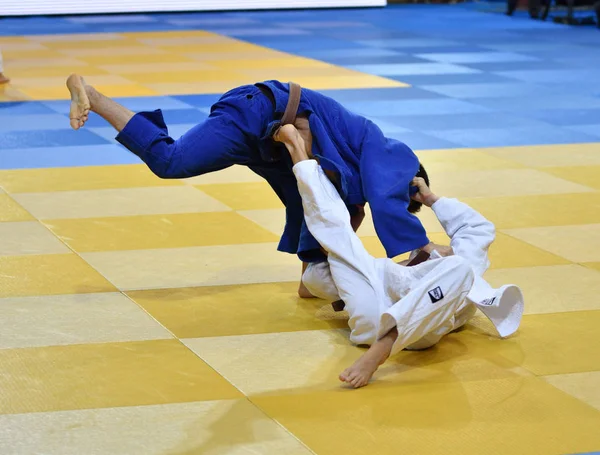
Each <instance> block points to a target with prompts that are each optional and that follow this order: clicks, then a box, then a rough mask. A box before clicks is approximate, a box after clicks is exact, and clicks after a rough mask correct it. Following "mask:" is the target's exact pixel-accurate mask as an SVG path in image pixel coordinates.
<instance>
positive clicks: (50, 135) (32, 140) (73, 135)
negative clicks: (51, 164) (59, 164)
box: [0, 129, 107, 149]
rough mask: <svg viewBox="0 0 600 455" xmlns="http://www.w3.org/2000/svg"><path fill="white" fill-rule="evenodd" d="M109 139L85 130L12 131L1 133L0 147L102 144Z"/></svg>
mask: <svg viewBox="0 0 600 455" xmlns="http://www.w3.org/2000/svg"><path fill="white" fill-rule="evenodd" d="M106 143H107V141H106V140H105V139H103V138H101V137H100V136H97V135H96V134H94V133H92V132H90V131H86V130H85V129H84V130H80V131H74V130H71V129H64V130H59V129H56V130H37V131H11V132H9V133H4V134H1V135H0V149H18V148H20V149H25V148H36V147H61V146H69V145H102V144H106Z"/></svg>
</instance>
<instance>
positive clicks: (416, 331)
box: [340, 256, 475, 387]
mask: <svg viewBox="0 0 600 455" xmlns="http://www.w3.org/2000/svg"><path fill="white" fill-rule="evenodd" d="M421 266H423V267H421V268H422V269H423V270H421V272H426V273H425V274H424V275H423V276H419V275H420V273H419V272H417V276H416V278H417V279H418V281H417V282H416V283H415V285H414V286H412V287H411V290H410V292H409V293H408V294H407V295H406V296H404V297H403V298H402V299H401V300H400V301H399V302H397V303H396V304H395V305H393V306H392V307H391V308H389V309H388V310H387V311H385V312H384V313H383V315H382V318H381V319H382V321H381V328H380V334H381V335H380V337H379V339H378V341H377V342H376V343H374V344H373V345H372V346H371V348H370V349H369V350H368V351H367V352H366V353H365V354H364V355H363V356H362V357H361V358H360V359H358V360H357V361H356V362H355V363H354V365H352V366H351V367H350V368H348V369H347V370H345V371H344V372H343V373H342V374H341V375H340V380H342V381H344V382H348V383H350V384H351V385H352V386H354V387H362V386H365V385H367V383H368V382H369V380H370V379H371V377H372V376H373V374H374V373H375V371H377V368H378V367H379V365H381V364H382V363H383V362H385V361H386V360H387V358H388V357H389V356H390V355H391V354H393V353H395V352H398V351H400V350H402V349H405V348H407V347H413V346H414V348H415V349H424V348H426V347H431V346H432V345H433V344H435V343H437V342H438V341H439V340H440V339H441V338H442V337H443V336H444V335H446V334H447V333H449V332H451V331H452V330H454V328H455V317H456V314H457V312H458V310H459V309H461V308H463V306H464V305H463V303H464V302H465V299H466V296H467V293H468V292H469V290H470V289H471V286H472V285H473V280H474V276H475V275H474V273H473V271H472V269H471V267H470V266H469V265H468V263H467V262H466V261H464V260H463V259H462V258H460V257H457V256H453V257H448V258H444V259H438V260H436V261H431V262H429V263H423V264H421ZM398 267H401V266H398ZM418 267H419V266H415V269H417V268H418ZM422 341H428V343H427V344H426V345H425V344H422V343H420V342H422ZM420 344H421V345H420ZM419 345H420V346H419Z"/></svg>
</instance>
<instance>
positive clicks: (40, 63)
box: [10, 58, 94, 76]
mask: <svg viewBox="0 0 600 455" xmlns="http://www.w3.org/2000/svg"><path fill="white" fill-rule="evenodd" d="M82 66H85V67H88V69H90V70H92V71H93V70H94V68H93V67H90V66H88V64H87V63H86V62H83V61H81V60H77V59H75V58H19V59H18V60H13V61H12V62H11V63H10V74H14V73H13V70H14V71H19V70H23V72H26V70H29V71H28V72H27V75H28V76H31V72H32V71H36V73H37V71H45V70H46V69H47V70H49V71H51V70H53V67H57V68H70V72H72V71H73V70H74V69H77V71H87V70H86V69H81V67H82ZM32 68H36V69H35V70H33V69H32ZM44 74H45V73H44ZM65 74H69V73H63V76H65ZM52 76H58V74H52Z"/></svg>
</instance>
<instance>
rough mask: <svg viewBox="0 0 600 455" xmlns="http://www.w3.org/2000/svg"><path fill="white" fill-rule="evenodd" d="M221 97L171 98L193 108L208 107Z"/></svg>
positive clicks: (192, 96)
mask: <svg viewBox="0 0 600 455" xmlns="http://www.w3.org/2000/svg"><path fill="white" fill-rule="evenodd" d="M221 96H222V95H217V94H215V95H177V96H173V97H172V98H174V99H176V100H178V101H181V102H182V103H185V104H187V105H190V106H194V107H203V108H206V107H210V106H212V105H213V104H215V103H216V102H217V101H219V98H221Z"/></svg>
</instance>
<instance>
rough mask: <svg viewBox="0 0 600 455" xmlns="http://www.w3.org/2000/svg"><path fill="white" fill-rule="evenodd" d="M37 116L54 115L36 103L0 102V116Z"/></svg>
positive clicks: (50, 110) (46, 107)
mask: <svg viewBox="0 0 600 455" xmlns="http://www.w3.org/2000/svg"><path fill="white" fill-rule="evenodd" d="M67 112H68V110H67ZM37 114H54V111H53V110H52V109H50V108H49V107H48V106H45V105H44V104H43V103H40V102H38V101H23V102H5V103H2V102H0V115H10V116H15V115H37Z"/></svg>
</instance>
